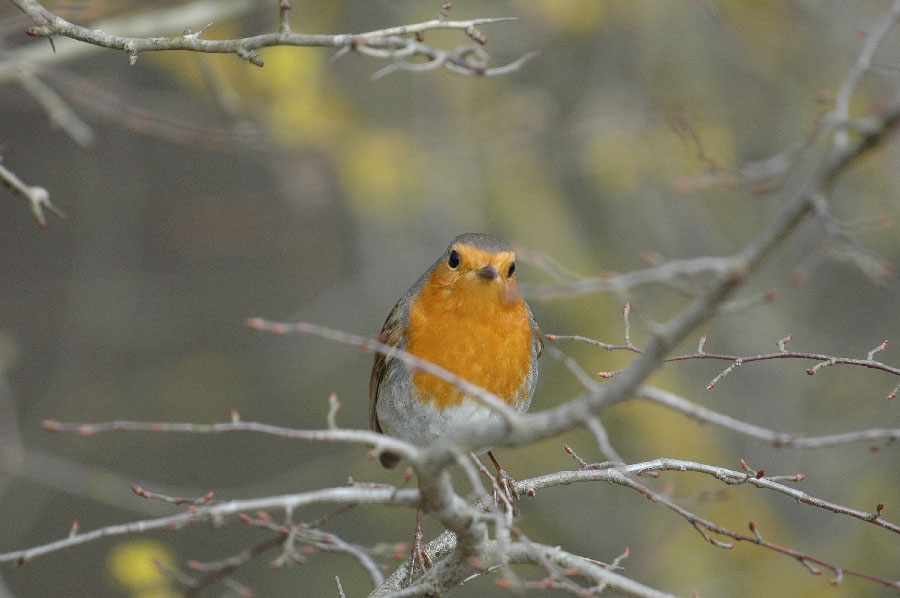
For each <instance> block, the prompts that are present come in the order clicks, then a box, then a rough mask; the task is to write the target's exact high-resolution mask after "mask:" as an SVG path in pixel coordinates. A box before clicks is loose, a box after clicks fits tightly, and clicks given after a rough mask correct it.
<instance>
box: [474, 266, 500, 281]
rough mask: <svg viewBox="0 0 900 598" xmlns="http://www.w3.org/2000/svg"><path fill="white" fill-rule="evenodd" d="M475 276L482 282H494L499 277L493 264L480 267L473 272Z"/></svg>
mask: <svg viewBox="0 0 900 598" xmlns="http://www.w3.org/2000/svg"><path fill="white" fill-rule="evenodd" d="M475 276H477V277H478V278H480V279H482V280H496V279H497V278H498V277H499V276H500V275H499V274H498V273H497V268H495V267H494V265H493V264H488V265H487V266H482V267H481V268H478V269H477V270H475Z"/></svg>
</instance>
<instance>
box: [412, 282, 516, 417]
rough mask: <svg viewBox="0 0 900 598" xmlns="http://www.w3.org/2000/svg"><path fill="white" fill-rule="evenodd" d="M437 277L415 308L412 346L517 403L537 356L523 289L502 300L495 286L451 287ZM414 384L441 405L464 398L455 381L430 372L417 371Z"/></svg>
mask: <svg viewBox="0 0 900 598" xmlns="http://www.w3.org/2000/svg"><path fill="white" fill-rule="evenodd" d="M437 276H439V274H438V273H437V272H434V273H432V275H431V278H435V277H437ZM431 278H430V279H429V282H428V283H426V284H425V285H424V286H423V288H422V290H421V291H420V292H419V294H418V296H417V298H416V300H415V301H414V302H413V304H412V305H411V306H410V311H409V326H408V328H407V335H406V341H407V345H406V350H407V351H409V352H410V353H412V354H413V355H416V356H417V357H420V358H422V359H425V360H428V361H430V362H432V363H434V364H437V365H439V366H441V367H443V368H444V369H446V370H448V371H450V372H452V373H454V374H456V375H458V376H460V377H461V378H464V379H465V380H468V381H469V382H471V383H473V384H477V385H478V386H481V387H483V388H485V389H487V390H489V391H490V392H492V393H494V394H495V395H497V396H498V397H500V398H502V399H504V400H505V401H506V402H507V403H509V404H513V403H515V402H516V400H518V399H520V398H522V397H521V394H522V393H523V392H527V389H523V388H522V383H523V381H524V380H525V378H526V377H527V375H528V374H529V372H530V369H531V359H532V357H531V352H532V349H531V345H532V331H531V326H530V324H529V318H528V312H527V310H526V307H525V303H524V301H523V300H522V299H521V298H519V297H518V293H517V292H516V293H515V299H514V300H511V301H501V297H500V295H501V294H500V293H499V292H498V288H497V287H496V286H495V285H494V284H491V285H487V284H479V283H478V282H474V283H468V284H464V285H457V286H455V287H453V288H452V289H448V288H447V287H445V286H443V285H441V284H433V282H436V281H432V279H431ZM510 284H513V285H514V284H515V282H514V281H512V282H511V283H510ZM413 384H414V385H415V387H416V389H417V390H418V391H419V395H420V397H421V399H422V400H423V401H429V402H433V403H434V405H435V407H437V408H438V409H443V408H444V407H447V406H450V405H457V404H459V403H461V402H462V400H463V394H462V393H461V392H460V391H459V390H457V389H456V388H455V387H454V386H453V385H452V384H450V383H448V382H446V381H444V380H441V379H440V378H438V377H437V376H434V375H432V374H428V373H426V372H422V371H417V372H415V373H414V374H413Z"/></svg>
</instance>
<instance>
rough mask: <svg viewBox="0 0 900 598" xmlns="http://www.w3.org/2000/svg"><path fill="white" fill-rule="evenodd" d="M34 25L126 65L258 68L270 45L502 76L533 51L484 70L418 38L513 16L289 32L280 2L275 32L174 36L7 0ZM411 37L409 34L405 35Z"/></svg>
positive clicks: (466, 50) (469, 57) (479, 57)
mask: <svg viewBox="0 0 900 598" xmlns="http://www.w3.org/2000/svg"><path fill="white" fill-rule="evenodd" d="M12 2H13V4H15V5H16V6H18V7H19V8H20V9H21V10H22V11H23V12H25V14H27V15H28V16H30V17H31V18H32V20H33V21H34V22H35V23H36V25H35V26H33V27H29V28H28V29H27V30H26V33H28V35H31V36H33V37H52V36H61V37H67V38H70V39H73V40H76V41H80V42H84V43H87V44H92V45H95V46H100V47H103V48H109V49H113V50H120V51H122V52H124V53H125V54H126V55H127V56H128V60H129V62H130V63H131V64H134V63H135V62H136V61H137V58H138V55H139V54H140V53H141V52H160V51H169V50H187V51H192V52H204V53H212V54H235V55H237V56H239V57H240V58H242V59H244V60H247V61H248V62H250V63H252V64H254V65H256V66H260V67H261V66H263V65H264V63H263V60H262V58H261V57H260V55H259V53H258V52H257V51H258V50H261V49H263V48H270V47H275V46H296V47H307V48H309V47H320V48H337V49H338V50H342V51H343V52H342V53H341V54H343V53H346V52H347V51H356V52H359V53H361V54H365V55H368V56H374V57H377V58H382V59H391V60H396V61H397V62H395V63H394V65H391V66H389V67H387V68H388V69H390V70H388V71H386V72H385V71H384V70H383V71H380V74H379V76H381V75H383V74H386V73H387V72H390V71H392V70H397V69H403V70H430V69H433V68H438V67H443V68H445V69H447V70H449V71H451V72H454V73H457V74H465V75H483V76H492V75H503V74H507V73H509V72H512V71H514V70H517V69H518V68H520V67H521V66H522V65H523V64H524V63H525V62H527V61H528V60H529V59H530V58H531V57H532V56H533V54H527V55H525V56H523V57H521V58H519V59H517V60H515V61H513V62H511V63H509V64H507V65H505V66H501V67H497V68H493V69H492V68H488V67H487V64H486V61H487V55H486V54H484V53H483V52H481V51H480V50H476V49H474V48H472V47H468V46H466V47H460V48H456V49H454V50H442V49H439V48H435V47H433V46H429V45H427V44H425V43H423V42H421V41H420V40H421V39H422V37H423V34H424V33H425V32H428V31H435V30H439V29H451V30H458V31H462V32H463V33H465V34H466V35H467V36H468V37H470V38H472V39H474V40H476V41H477V42H478V43H479V44H481V45H483V44H484V43H486V39H485V38H484V36H483V35H481V34H480V33H479V32H478V31H477V27H480V26H483V25H491V24H495V23H502V22H506V21H510V20H513V19H512V18H511V17H495V18H479V19H470V20H465V21H451V20H449V19H446V18H438V19H432V20H430V21H425V22H422V23H416V24H413V25H402V26H399V27H390V28H386V29H379V30H376V31H369V32H366V33H359V34H337V35H311V34H301V33H294V32H293V31H292V30H291V27H290V23H289V19H288V10H287V8H286V7H285V5H284V4H280V5H279V21H280V25H279V29H278V31H276V32H274V33H268V34H263V35H256V36H252V37H246V38H241V39H226V40H207V39H203V38H202V37H201V36H202V34H203V33H204V31H205V29H206V28H205V27H204V28H203V29H201V30H200V31H198V32H196V33H191V32H185V33H183V34H182V35H179V36H174V37H129V36H123V35H116V34H114V33H107V32H105V31H103V30H102V29H88V28H86V27H81V26H78V25H75V24H73V23H70V22H69V21H67V20H65V19H63V18H61V17H59V16H57V15H55V14H53V13H52V12H50V11H49V10H47V9H46V8H44V7H43V6H42V5H41V4H40V3H39V2H37V0H12ZM408 36H414V37H408ZM410 58H414V59H421V60H423V61H424V62H422V63H418V64H412V63H406V62H403V61H405V60H407V59H410Z"/></svg>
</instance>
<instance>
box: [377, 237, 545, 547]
mask: <svg viewBox="0 0 900 598" xmlns="http://www.w3.org/2000/svg"><path fill="white" fill-rule="evenodd" d="M379 338H380V340H381V341H382V342H384V343H385V344H388V345H391V346H394V347H397V348H399V349H403V350H405V351H406V352H408V353H410V354H412V355H415V356H416V357H419V358H421V359H424V360H426V361H429V362H431V363H434V364H435V365H438V366H441V367H442V368H444V369H445V370H447V371H449V372H451V373H453V374H455V375H457V376H459V377H460V378H463V379H465V380H466V381H468V382H471V383H473V384H475V385H477V386H480V387H482V388H484V389H486V390H488V391H490V392H491V393H493V394H494V395H496V396H497V397H499V398H500V399H502V400H503V401H505V402H506V403H507V404H508V405H510V406H511V407H512V408H513V409H515V410H516V411H518V412H519V413H522V412H524V411H526V410H527V409H528V407H529V405H530V404H531V397H532V395H533V394H534V387H535V384H536V383H537V375H538V370H537V361H538V357H539V356H540V355H541V351H542V350H543V347H544V344H543V340H542V338H541V331H540V329H539V328H538V325H537V323H536V322H535V321H534V316H532V314H531V310H530V309H529V308H528V305H527V304H526V303H525V301H524V300H523V299H522V296H521V295H520V294H519V285H518V282H517V281H516V254H515V252H513V250H512V247H510V245H509V244H508V243H507V242H506V241H503V240H501V239H498V238H496V237H493V236H490V235H486V234H480V233H467V234H463V235H459V236H458V237H456V238H455V239H453V241H451V242H450V246H449V247H448V248H447V251H446V252H444V255H442V256H441V257H440V259H438V260H437V261H436V262H435V263H434V264H433V265H432V266H431V267H430V268H429V269H428V271H427V272H425V274H423V275H422V276H421V278H419V280H418V281H416V283H415V284H414V285H413V286H412V288H410V289H409V290H408V291H407V292H406V294H405V295H403V297H401V298H400V301H398V302H397V305H395V306H394V309H392V310H391V313H390V314H389V315H388V317H387V321H386V322H385V323H384V327H383V328H382V331H381V335H380V336H379ZM499 417H500V416H499V415H498V414H496V413H495V412H494V411H492V410H491V409H490V408H489V407H487V406H485V405H483V404H482V403H480V402H479V401H478V400H477V399H475V398H473V397H470V396H467V395H466V394H465V393H464V392H462V391H460V390H459V389H457V388H456V387H455V386H454V385H452V384H451V383H449V382H447V381H445V380H443V379H441V378H439V377H437V376H435V375H434V374H430V373H427V372H423V371H421V370H414V371H411V370H410V368H407V367H406V365H405V364H404V363H403V362H402V361H400V360H399V359H392V358H391V357H390V356H387V355H384V354H379V355H377V356H376V357H375V363H374V364H373V366H372V377H371V380H370V383H369V425H370V426H371V428H372V429H373V430H375V431H376V432H382V433H384V434H388V435H390V436H394V437H396V438H400V439H401V440H405V441H407V442H410V443H412V444H416V445H419V446H428V445H429V444H432V443H433V442H434V441H435V440H437V439H439V438H441V437H444V436H446V435H448V434H451V433H453V432H454V431H458V430H459V429H461V428H464V427H465V426H466V425H468V424H471V423H473V422H477V421H483V420H486V419H491V418H498V419H499ZM481 452H487V453H488V456H489V457H490V458H491V460H492V461H493V463H494V465H495V466H496V467H497V469H498V473H501V475H503V474H505V473H506V472H505V471H502V470H501V469H500V467H499V465H498V464H497V461H496V459H494V456H493V454H491V452H490V450H488V449H487V448H485V449H482V451H481ZM379 460H380V461H381V464H382V465H383V466H384V467H386V468H392V467H395V466H396V465H397V463H398V462H399V460H400V457H399V456H398V455H396V454H394V453H390V452H383V453H381V454H380V455H379ZM513 488H514V486H513ZM419 517H420V516H419V514H418V513H417V540H418V539H419V538H420V534H421V531H420V526H419ZM414 550H415V546H414ZM425 556H426V559H427V555H425Z"/></svg>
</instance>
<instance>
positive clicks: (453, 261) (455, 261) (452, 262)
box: [447, 249, 459, 270]
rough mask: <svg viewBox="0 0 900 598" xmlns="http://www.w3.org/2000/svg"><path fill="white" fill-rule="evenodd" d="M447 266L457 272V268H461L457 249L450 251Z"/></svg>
mask: <svg viewBox="0 0 900 598" xmlns="http://www.w3.org/2000/svg"><path fill="white" fill-rule="evenodd" d="M447 265H448V266H450V268H451V269H453V270H456V268H458V267H459V254H458V253H456V250H455V249H454V250H452V251H450V258H449V259H448V260H447Z"/></svg>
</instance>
